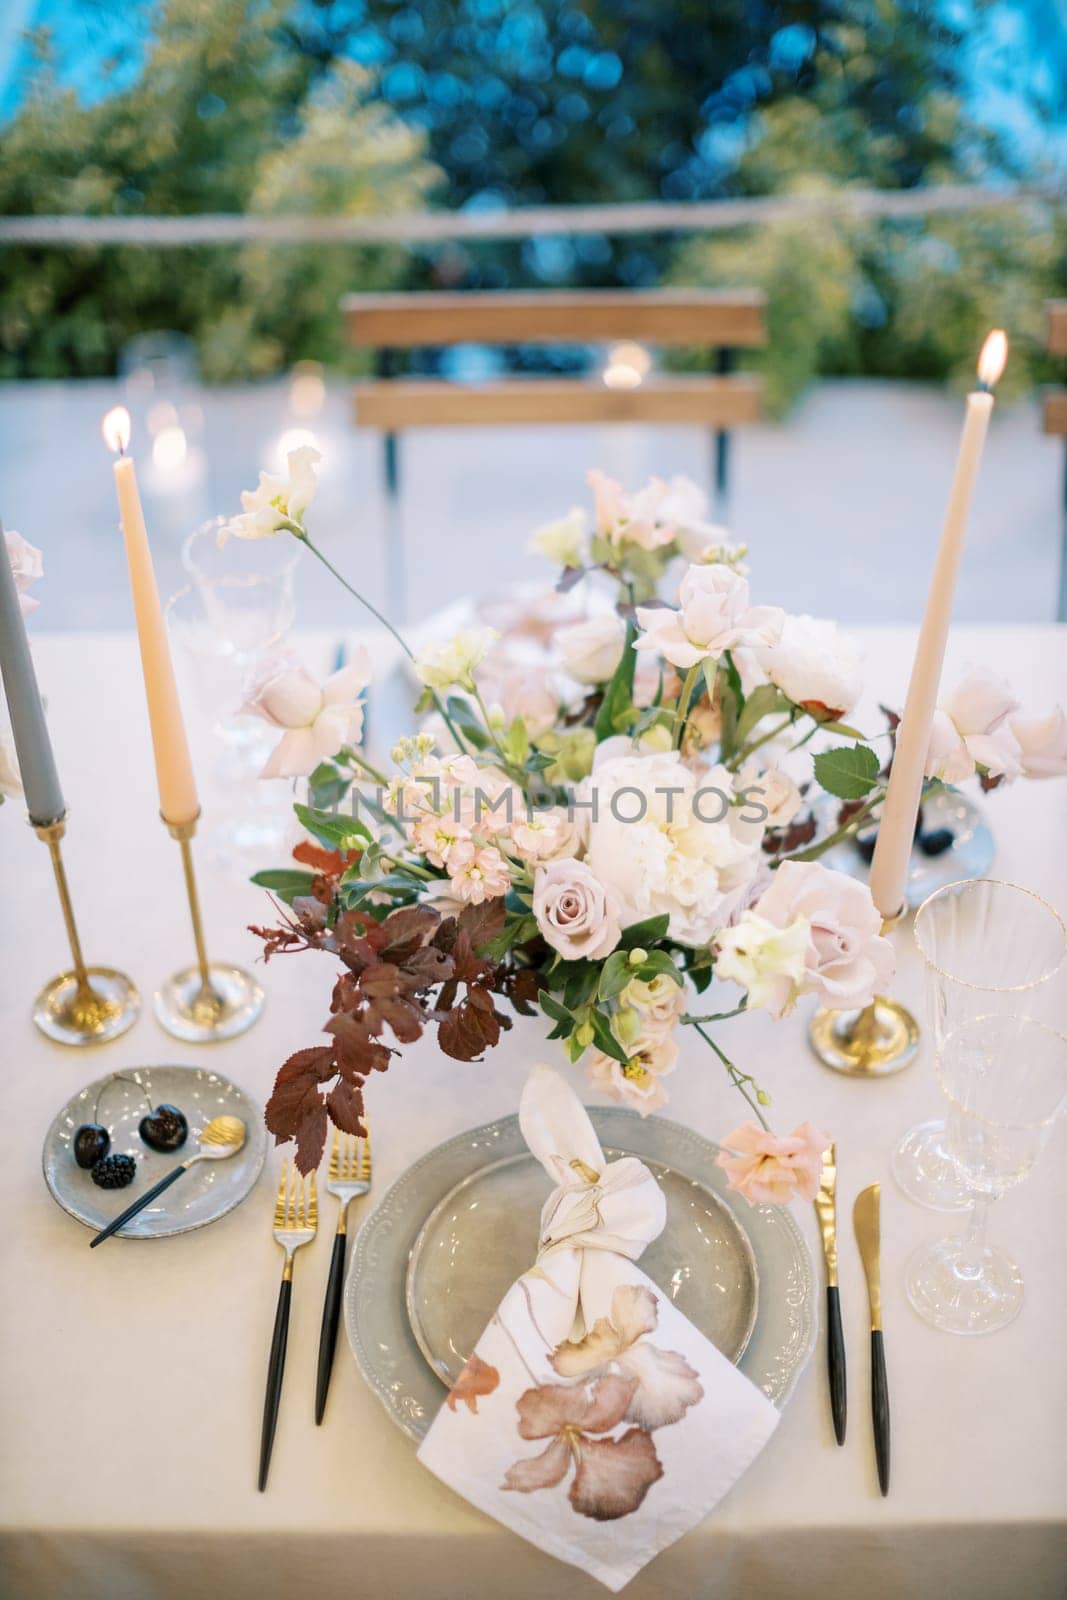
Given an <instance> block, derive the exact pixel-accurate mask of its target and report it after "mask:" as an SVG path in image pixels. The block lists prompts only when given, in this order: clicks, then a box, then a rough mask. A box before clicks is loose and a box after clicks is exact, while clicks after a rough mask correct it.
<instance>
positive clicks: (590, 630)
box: [552, 612, 626, 684]
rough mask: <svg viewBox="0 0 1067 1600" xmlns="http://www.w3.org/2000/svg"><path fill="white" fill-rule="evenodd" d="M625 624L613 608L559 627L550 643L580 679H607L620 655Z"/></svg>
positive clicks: (566, 666)
mask: <svg viewBox="0 0 1067 1600" xmlns="http://www.w3.org/2000/svg"><path fill="white" fill-rule="evenodd" d="M625 640H626V624H625V623H624V622H623V620H622V618H621V617H619V616H616V614H615V613H614V612H609V613H608V614H607V615H606V616H602V617H589V618H587V620H586V621H585V622H574V623H572V624H571V625H570V627H567V628H560V629H559V631H558V632H557V633H556V634H555V636H554V638H553V641H552V642H553V644H554V645H555V647H556V649H557V650H558V651H559V653H560V657H561V659H562V662H563V666H564V668H565V669H566V671H567V672H569V673H570V675H571V677H572V678H576V679H577V680H578V682H579V683H589V684H595V683H607V682H608V680H609V679H610V678H611V676H612V674H613V673H614V671H615V668H616V667H617V666H618V664H619V662H620V660H621V659H622V649H623V644H624V643H625Z"/></svg>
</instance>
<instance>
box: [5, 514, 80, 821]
mask: <svg viewBox="0 0 1067 1600" xmlns="http://www.w3.org/2000/svg"><path fill="white" fill-rule="evenodd" d="M0 677H2V678H3V680H4V694H5V696H6V697H7V709H8V712H9V713H10V716H11V732H12V734H13V736H14V740H15V752H16V754H17V756H18V758H19V772H20V774H21V776H22V788H23V791H24V793H25V795H26V809H27V811H28V812H29V814H30V821H31V822H33V823H35V824H36V825H37V826H39V827H43V826H45V825H47V824H48V823H50V822H58V821H59V819H60V817H62V816H63V815H64V814H65V812H66V809H67V807H66V803H65V801H64V799H63V791H62V789H61V788H60V787H59V774H58V773H57V771H56V763H55V757H54V756H53V754H52V742H51V740H50V739H49V737H48V726H47V724H46V722H45V720H44V707H43V706H42V704H41V692H40V690H39V689H38V687H37V674H36V673H35V672H34V670H33V658H32V657H31V655H30V641H29V640H28V639H27V637H26V627H25V624H24V623H23V620H22V608H21V606H20V605H19V597H18V591H17V590H16V588H15V575H14V573H13V572H12V570H11V562H10V561H9V560H8V554H7V545H6V543H5V541H4V534H3V529H0Z"/></svg>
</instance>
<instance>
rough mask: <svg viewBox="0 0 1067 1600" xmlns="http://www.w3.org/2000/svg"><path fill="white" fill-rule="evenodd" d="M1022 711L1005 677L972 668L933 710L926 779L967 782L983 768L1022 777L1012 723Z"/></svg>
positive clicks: (996, 773)
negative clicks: (1015, 715) (979, 768)
mask: <svg viewBox="0 0 1067 1600" xmlns="http://www.w3.org/2000/svg"><path fill="white" fill-rule="evenodd" d="M1018 709H1019V702H1018V700H1016V698H1015V696H1014V694H1013V693H1012V691H1011V688H1010V686H1009V685H1008V684H1007V683H1005V682H1004V679H1003V678H998V677H997V676H996V674H995V673H993V672H990V671H989V670H988V668H986V667H974V668H972V669H971V671H970V672H968V673H967V674H966V675H965V676H964V677H963V678H961V679H960V681H959V683H958V684H957V685H956V687H955V688H954V689H953V690H952V692H951V694H949V695H948V696H947V697H946V698H945V699H944V700H942V701H941V703H940V705H939V706H938V708H937V710H936V711H935V712H934V719H933V722H932V724H931V726H930V743H929V746H928V747H927V752H926V776H927V777H928V778H940V779H941V781H942V782H943V783H964V782H965V781H966V780H967V779H968V778H973V777H974V774H975V772H976V770H977V769H978V767H984V768H985V770H986V771H987V772H988V773H989V774H990V775H991V776H992V777H995V778H997V777H1004V778H1009V779H1010V778H1017V777H1018V776H1019V774H1020V772H1022V770H1023V764H1022V752H1021V750H1020V748H1019V740H1018V738H1017V737H1016V735H1015V732H1014V729H1013V725H1012V720H1011V719H1012V716H1013V714H1014V713H1015V712H1016V711H1018ZM902 726H903V724H902Z"/></svg>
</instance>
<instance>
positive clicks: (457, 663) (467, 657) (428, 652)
mask: <svg viewBox="0 0 1067 1600" xmlns="http://www.w3.org/2000/svg"><path fill="white" fill-rule="evenodd" d="M499 637H500V635H499V634H498V633H497V631H496V629H495V628H461V629H460V631H459V632H458V633H456V634H453V636H452V638H451V639H442V640H439V641H438V642H437V643H436V644H431V645H428V646H427V648H426V649H425V650H424V651H423V652H422V654H421V655H420V656H419V657H418V658H417V660H416V662H415V671H416V673H417V674H418V677H419V679H420V681H421V682H422V683H425V684H426V685H427V686H428V687H429V688H431V689H451V688H453V687H456V688H460V689H469V690H473V688H474V669H475V667H479V666H481V664H482V662H483V661H484V660H485V658H486V656H487V655H488V654H489V651H490V649H491V647H492V645H493V644H494V643H495V641H496V640H497V639H498V638H499Z"/></svg>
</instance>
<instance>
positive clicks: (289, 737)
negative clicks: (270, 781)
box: [260, 728, 320, 778]
mask: <svg viewBox="0 0 1067 1600" xmlns="http://www.w3.org/2000/svg"><path fill="white" fill-rule="evenodd" d="M319 759H320V758H319V754H318V751H317V750H316V748H315V740H314V738H313V737H312V733H311V729H310V728H292V729H290V731H289V732H288V733H283V734H282V736H281V738H280V739H279V740H278V743H277V744H276V745H275V746H274V749H273V750H272V751H271V753H270V756H269V758H268V760H267V764H266V766H265V767H264V768H263V771H262V772H261V773H260V777H261V778H306V777H308V776H309V774H310V773H312V772H314V770H315V768H316V767H317V766H318V764H319Z"/></svg>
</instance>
